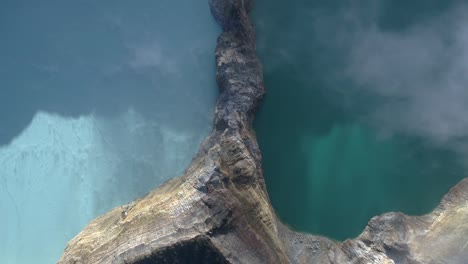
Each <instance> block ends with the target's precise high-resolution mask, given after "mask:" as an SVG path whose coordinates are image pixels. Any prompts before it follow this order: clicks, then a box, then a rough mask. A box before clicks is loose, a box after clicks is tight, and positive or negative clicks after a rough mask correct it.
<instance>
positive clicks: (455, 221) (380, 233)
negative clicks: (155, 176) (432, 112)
mask: <svg viewBox="0 0 468 264" xmlns="http://www.w3.org/2000/svg"><path fill="white" fill-rule="evenodd" d="M209 4H210V7H211V11H212V14H213V16H214V18H215V19H216V21H217V22H218V23H219V24H220V25H221V27H222V29H223V33H222V34H221V35H220V36H219V38H218V42H217V48H216V67H217V73H216V80H217V83H218V87H219V91H220V95H219V98H218V102H217V105H216V110H215V117H214V122H213V130H212V132H211V134H210V135H209V136H208V138H207V139H206V140H205V141H204V142H203V143H202V145H201V146H200V149H199V152H198V153H197V155H196V156H195V157H194V159H193V161H192V163H191V164H190V166H189V167H188V168H187V170H186V171H185V172H184V175H183V176H181V177H178V178H176V179H173V180H170V181H168V182H166V183H165V184H163V185H162V186H160V187H159V188H157V189H156V190H154V191H153V192H151V193H150V194H149V195H147V196H146V197H145V198H143V199H141V200H137V201H134V202H133V203H130V204H128V205H124V206H122V207H119V208H115V209H113V210H111V211H110V212H108V213H106V214H104V215H102V216H100V217H98V218H96V219H95V220H93V221H92V222H91V223H89V225H88V226H87V227H86V228H85V229H84V230H83V231H82V232H81V233H79V234H78V235H77V236H76V237H75V238H73V239H72V240H71V241H70V242H69V244H68V245H67V247H66V249H65V251H64V253H63V255H62V257H61V259H60V260H59V263H63V264H65V263H75V264H78V263H82V264H88V263H138V264H143V263H324V264H326V263H468V179H465V180H463V181H462V182H461V183H459V184H458V185H457V186H455V187H454V188H452V189H451V190H450V192H449V193H448V194H447V195H446V196H445V197H444V198H443V199H442V201H441V203H440V205H439V206H438V207H437V208H436V209H435V210H434V211H433V212H432V213H430V214H428V215H425V216H420V217H413V216H406V215H404V214H400V213H388V214H384V215H382V216H377V217H374V218H373V219H371V221H370V222H369V224H368V226H367V227H366V228H365V230H364V232H363V233H362V234H361V235H360V236H359V237H358V238H356V239H350V240H347V241H344V242H342V243H340V242H335V241H332V240H330V239H327V238H324V237H320V236H314V235H309V234H302V233H297V232H294V231H292V230H290V229H289V228H287V227H286V226H284V225H283V224H282V223H281V222H280V221H279V220H278V218H277V217H276V215H275V213H274V210H273V208H272V207H271V204H270V201H269V198H268V194H267V191H266V187H265V181H264V178H263V172H262V164H261V153H260V150H259V147H258V144H257V140H256V138H255V133H254V131H253V130H252V121H253V118H254V114H255V112H256V110H257V108H258V106H259V104H260V103H261V101H262V98H263V96H264V94H265V88H264V84H263V76H262V67H261V64H260V62H259V60H258V58H257V57H256V52H255V33H254V30H253V28H252V25H251V24H250V21H249V17H248V12H249V11H250V9H251V7H252V4H253V0H210V1H209Z"/></svg>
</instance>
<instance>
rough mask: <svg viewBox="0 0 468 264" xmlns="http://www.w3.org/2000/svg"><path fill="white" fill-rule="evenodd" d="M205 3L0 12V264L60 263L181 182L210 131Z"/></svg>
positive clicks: (26, 7) (210, 37)
mask: <svg viewBox="0 0 468 264" xmlns="http://www.w3.org/2000/svg"><path fill="white" fill-rule="evenodd" d="M219 31H220V29H219V28H218V26H217V25H216V23H215V22H214V21H213V19H212V17H211V14H210V11H209V6H208V3H207V1H205V0H197V1H194V0H157V1H147V0H144V1H138V2H135V1H121V0H117V1H92V0H83V1H67V0H65V1H54V0H43V1H23V0H19V1H17V0H12V1H10V0H6V1H1V3H0V38H1V39H2V41H0V58H1V60H0V211H1V212H2V217H1V218H0V263H2V264H30V263H44V264H50V263H56V262H57V260H58V258H59V257H60V255H61V253H62V252H63V250H64V248H65V246H66V244H67V242H68V241H69V240H70V239H71V238H73V237H74V236H75V235H76V234H77V233H78V232H79V231H80V230H81V229H82V228H84V226H85V225H86V224H87V223H88V222H89V221H90V220H92V219H93V218H95V217H96V216H98V215H100V214H102V213H104V212H106V211H108V210H109V209H111V208H113V207H115V206H120V205H122V204H125V203H128V202H130V201H132V200H133V199H135V198H138V197H141V196H143V195H145V194H146V193H147V192H148V191H150V190H152V189H154V188H156V187H157V186H158V185H159V184H161V183H162V182H164V181H166V180H168V179H170V178H172V177H175V176H178V175H180V174H181V173H182V172H183V170H184V169H185V168H186V167H187V165H188V164H189V163H190V161H191V159H192V157H193V155H194V154H195V152H196V151H197V149H198V146H199V144H200V142H201V140H203V139H204V138H205V137H206V135H207V134H208V133H209V131H210V130H211V124H212V116H213V110H214V105H215V100H216V96H217V87H216V83H215V77H214V76H215V65H214V49H215V45H216V37H217V35H218V34H219Z"/></svg>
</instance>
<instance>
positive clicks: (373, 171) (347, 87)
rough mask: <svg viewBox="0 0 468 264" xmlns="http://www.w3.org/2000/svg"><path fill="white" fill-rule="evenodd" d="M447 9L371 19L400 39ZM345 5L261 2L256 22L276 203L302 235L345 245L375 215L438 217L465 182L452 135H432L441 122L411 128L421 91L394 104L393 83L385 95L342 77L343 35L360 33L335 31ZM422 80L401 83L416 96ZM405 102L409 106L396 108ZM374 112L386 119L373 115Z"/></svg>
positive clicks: (414, 6) (262, 135)
mask: <svg viewBox="0 0 468 264" xmlns="http://www.w3.org/2000/svg"><path fill="white" fill-rule="evenodd" d="M377 2H379V1H377ZM439 2H440V1H439ZM424 3H425V4H424ZM448 3H450V1H449V2H447V3H444V4H443V6H441V5H439V4H438V3H437V1H426V2H424V1H415V2H414V3H413V2H411V4H404V3H403V2H402V1H395V2H394V4H392V5H390V4H389V1H380V5H379V7H378V9H379V10H380V11H379V12H380V13H379V16H378V18H374V17H372V18H371V19H376V20H377V22H376V23H377V24H378V27H379V28H380V29H381V31H383V32H387V31H392V32H398V31H400V30H405V28H407V27H411V25H413V24H415V23H419V21H420V20H423V19H431V16H436V15H437V14H439V13H441V14H444V13H446V12H448V11H447V10H450V9H449V8H450V4H448ZM452 3H455V2H452ZM347 8H349V6H342V5H341V4H338V2H337V1H327V2H325V1H322V2H321V1H293V2H290V1H289V2H285V1H279V0H276V1H272V0H268V1H267V0H257V1H256V7H255V9H254V13H253V15H252V16H253V19H254V21H255V25H256V28H257V36H258V52H259V54H260V57H261V60H262V62H263V64H264V70H265V76H264V77H265V82H266V87H267V91H268V94H267V97H266V100H265V102H264V105H263V106H262V108H261V110H260V113H259V114H258V116H257V120H256V121H255V129H256V132H257V136H258V140H259V143H260V147H261V149H262V153H263V165H264V172H265V178H266V182H267V188H268V191H269V195H270V198H271V201H272V203H273V206H274V208H275V209H276V212H277V214H278V215H279V217H280V218H281V219H282V220H283V221H284V222H285V223H287V224H288V225H290V226H291V227H293V228H294V229H296V230H301V231H306V232H311V233H315V234H322V235H327V236H330V237H332V238H334V239H339V240H342V239H346V238H350V237H354V236H357V235H358V234H359V233H360V232H362V230H363V228H364V227H365V225H366V224H367V222H368V221H369V219H370V218H371V217H372V216H375V215H378V214H381V213H383V212H388V211H402V212H404V213H407V214H412V215H420V214H424V213H427V212H429V211H431V210H432V209H433V208H434V207H435V206H436V205H437V203H438V202H439V200H440V199H441V198H442V196H443V195H444V194H445V193H446V192H447V191H448V190H449V188H450V187H451V186H453V185H454V184H456V183H457V182H458V181H459V180H461V179H462V177H463V176H464V174H463V171H464V166H463V164H462V162H460V161H461V160H463V157H462V155H461V154H460V153H459V151H458V150H457V149H456V148H454V147H453V145H451V144H449V142H450V141H451V139H452V135H451V134H448V135H445V134H444V135H445V137H444V139H446V140H445V141H443V142H442V143H441V140H440V138H441V137H442V136H440V135H441V134H437V136H436V135H435V133H432V132H433V131H434V129H432V127H431V125H434V126H436V125H437V124H438V123H437V122H438V121H437V120H435V121H431V122H428V123H427V126H423V127H422V128H421V127H420V126H418V127H417V128H418V129H413V126H411V125H410V124H412V123H411V122H412V121H413V120H411V119H410V117H412V115H413V114H415V116H418V114H419V113H418V112H414V111H413V112H412V111H411V109H413V106H414V105H415V104H416V103H419V102H420V96H417V93H418V92H420V91H418V90H417V91H415V92H414V93H407V92H401V91H400V92H398V93H397V92H395V93H397V95H396V96H395V97H397V99H395V97H392V98H389V97H391V96H393V95H391V96H388V94H386V93H385V91H388V90H389V89H390V88H388V87H386V86H385V85H382V86H383V88H385V89H387V90H384V92H372V91H373V90H365V89H364V90H363V89H360V87H359V86H360V85H363V84H362V83H360V82H359V81H356V80H355V79H353V78H349V77H347V78H344V77H343V78H342V76H345V72H349V70H343V68H342V67H343V65H346V64H349V63H348V62H347V61H346V60H347V56H349V54H350V53H352V52H348V51H349V50H347V49H346V48H343V46H346V45H348V44H350V43H348V40H349V39H346V38H347V37H346V36H347V35H346V34H344V35H343V34H342V33H340V32H341V31H340V30H342V29H343V27H345V28H346V27H350V29H349V31H353V30H355V29H353V25H350V24H346V23H342V24H339V25H338V26H336V25H335V24H336V23H341V22H342V21H341V22H340V19H341V18H340V14H343V13H341V11H339V12H337V10H348V9H347ZM369 8H370V7H369V6H363V7H356V6H353V7H352V9H353V10H357V11H353V12H356V13H357V16H360V14H361V13H364V14H367V13H372V12H371V11H368V9H369ZM382 10H383V11H382ZM335 13H336V14H338V15H336V16H335V15H334V14H335ZM345 13H346V12H345ZM323 14H326V17H325V18H324V17H323ZM347 14H349V12H348V13H347ZM369 17H371V16H367V15H364V18H363V19H362V20H363V21H367V20H366V19H368V18H369ZM330 21H331V22H330ZM336 21H338V22H336ZM424 21H426V20H424ZM325 22H326V23H325ZM324 24H327V25H330V24H331V25H334V26H330V28H327V27H326V26H323V25H324ZM347 31H348V30H343V32H347ZM323 32H325V34H324V33H323ZM340 34H341V35H340ZM324 36H325V37H324ZM337 39H338V42H336V40H337ZM350 39H353V38H350ZM340 41H342V42H341V43H340ZM343 41H344V43H343ZM350 45H351V44H350ZM406 46H408V45H406ZM406 46H405V45H403V47H406ZM369 56H372V54H371V55H369ZM379 59H380V57H379ZM386 59H387V60H388V58H381V60H384V62H387V61H385V60H386ZM402 60H403V63H406V62H405V61H404V58H403V59H402ZM408 60H411V56H409V57H408ZM389 66H392V64H391V63H390V64H389ZM394 68H398V67H394ZM428 71H429V70H428ZM352 72H357V73H358V74H359V73H362V71H361V70H360V69H357V70H355V71H352ZM415 72H417V70H415ZM421 72H423V75H424V74H425V69H424V68H423V69H422V70H421ZM387 74H394V75H395V76H393V77H395V78H400V77H401V79H402V78H403V77H405V76H399V75H398V72H397V73H395V71H393V72H389V73H386V72H384V73H383V74H382V75H387ZM400 75H401V74H400ZM372 76H374V75H372ZM379 76H380V75H379ZM423 77H424V76H423ZM415 83H418V82H416V81H408V82H403V83H402V86H405V87H404V88H405V89H408V90H409V89H412V87H413V86H415V85H413V86H412V85H411V84H415ZM365 84H367V83H365ZM365 84H364V85H365ZM371 84H372V85H374V86H378V85H379V83H376V82H372V83H371ZM336 87H339V88H338V89H337V88H336ZM428 89H430V88H428ZM435 89H436V88H434V90H435ZM402 90H403V89H402ZM405 91H407V90H405ZM413 94H415V96H413ZM384 95H386V96H384ZM405 96H406V97H405ZM412 96H413V97H412ZM415 98H416V99H415ZM423 99H424V98H422V99H421V100H423ZM398 100H401V101H403V102H407V104H406V103H405V104H403V103H401V104H397V103H394V102H395V101H398ZM399 102H400V101H399ZM423 102H424V101H423ZM381 105H385V106H386V107H385V109H387V108H389V109H390V110H389V112H388V111H387V112H384V110H383V109H384V108H383V107H380V106H381ZM402 109H403V110H405V113H404V114H403V115H401V112H400V111H402ZM406 111H407V112H406ZM421 111H423V109H422V110H421ZM376 113H377V114H379V113H382V115H376V116H377V117H374V116H373V114H376ZM388 113H395V114H394V115H392V116H390V117H388V115H385V114H388ZM421 115H422V116H424V114H421ZM428 115H429V113H428ZM371 116H372V117H371ZM379 117H381V118H379ZM421 119H423V117H421ZM414 120H417V119H414ZM424 120H426V119H424ZM427 120H432V119H430V118H427ZM397 121H401V122H397ZM403 121H404V122H403ZM410 121H411V122H410ZM415 122H417V121H415ZM413 123H414V122H413ZM450 125H451V124H450V123H448V124H447V126H448V129H449V130H450Z"/></svg>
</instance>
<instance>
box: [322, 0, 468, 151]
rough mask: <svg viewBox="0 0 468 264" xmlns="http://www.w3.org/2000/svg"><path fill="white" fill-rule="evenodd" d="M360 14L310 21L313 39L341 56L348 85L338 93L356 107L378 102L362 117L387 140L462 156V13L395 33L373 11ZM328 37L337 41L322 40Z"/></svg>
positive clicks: (465, 38) (467, 114)
mask: <svg viewBox="0 0 468 264" xmlns="http://www.w3.org/2000/svg"><path fill="white" fill-rule="evenodd" d="M380 2H381V1H380ZM360 11H362V8H361V7H359V6H351V7H348V8H346V9H343V10H340V11H339V12H338V13H335V14H332V15H328V16H323V15H321V16H316V17H315V21H317V23H316V26H315V32H316V34H318V35H319V36H323V37H322V38H321V39H323V41H324V42H329V43H331V44H330V47H332V49H335V50H339V49H340V50H341V51H340V52H343V54H344V56H343V58H342V59H341V60H342V61H341V63H342V65H343V67H342V68H341V69H340V70H339V73H338V76H340V77H342V78H343V79H346V80H347V81H349V83H351V84H352V85H349V87H342V88H340V90H341V92H343V93H344V94H346V95H347V96H348V97H350V98H351V99H350V101H354V102H357V103H359V98H358V97H359V96H362V95H365V96H374V97H375V98H378V100H379V103H378V104H376V105H372V106H369V107H368V108H367V109H366V111H364V112H365V114H362V113H361V118H362V119H363V120H365V121H366V122H369V123H370V124H371V125H373V126H375V127H377V128H378V129H380V130H382V131H385V132H386V133H388V134H404V135H410V136H417V137H421V138H423V139H426V140H429V141H431V143H435V144H437V145H439V146H442V147H448V148H452V149H455V150H457V151H464V149H465V148H466V147H468V144H467V143H465V142H466V141H467V139H468V17H467V16H465V14H466V12H467V11H468V7H467V6H466V5H464V4H455V5H454V6H452V8H449V9H447V10H446V11H444V12H443V13H442V14H439V15H436V16H432V17H429V18H425V19H422V20H419V21H417V22H416V23H413V24H411V25H409V26H407V27H406V28H404V29H401V30H389V29H383V28H382V27H381V26H380V25H379V21H378V17H379V14H378V12H379V8H378V6H377V5H376V6H375V8H374V9H373V13H372V14H371V15H369V14H366V15H363V14H364V13H363V12H360ZM326 32H328V35H330V33H329V32H335V33H336V34H335V36H334V37H327V36H326V35H325V34H324V33H326ZM319 38H320V37H319ZM331 52H333V51H331ZM355 106H356V105H355Z"/></svg>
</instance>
